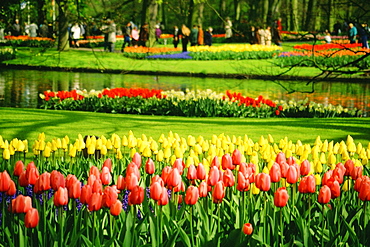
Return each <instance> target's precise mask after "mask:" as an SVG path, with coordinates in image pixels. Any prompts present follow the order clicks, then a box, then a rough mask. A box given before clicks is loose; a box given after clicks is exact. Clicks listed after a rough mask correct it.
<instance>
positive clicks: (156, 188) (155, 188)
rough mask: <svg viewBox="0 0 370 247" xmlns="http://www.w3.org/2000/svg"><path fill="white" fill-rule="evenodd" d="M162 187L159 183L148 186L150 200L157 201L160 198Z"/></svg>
mask: <svg viewBox="0 0 370 247" xmlns="http://www.w3.org/2000/svg"><path fill="white" fill-rule="evenodd" d="M162 187H163V186H161V184H160V183H159V182H154V183H152V185H150V198H152V199H153V200H154V201H158V200H159V199H160V198H161V194H162Z"/></svg>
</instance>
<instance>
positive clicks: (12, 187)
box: [6, 180, 17, 196]
mask: <svg viewBox="0 0 370 247" xmlns="http://www.w3.org/2000/svg"><path fill="white" fill-rule="evenodd" d="M15 193H17V188H16V187H15V183H14V181H13V180H10V186H9V189H8V190H7V192H6V194H7V195H8V196H14V195H15Z"/></svg>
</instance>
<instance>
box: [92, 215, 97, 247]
mask: <svg viewBox="0 0 370 247" xmlns="http://www.w3.org/2000/svg"><path fill="white" fill-rule="evenodd" d="M95 214H96V211H93V213H92V245H93V246H95Z"/></svg>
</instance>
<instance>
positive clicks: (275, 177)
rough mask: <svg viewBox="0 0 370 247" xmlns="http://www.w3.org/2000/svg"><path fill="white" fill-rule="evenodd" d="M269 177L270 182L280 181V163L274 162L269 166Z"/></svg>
mask: <svg viewBox="0 0 370 247" xmlns="http://www.w3.org/2000/svg"><path fill="white" fill-rule="evenodd" d="M270 178H271V182H272V183H277V182H280V180H281V170H280V165H279V164H278V163H276V162H275V163H274V164H273V165H272V166H271V169H270Z"/></svg>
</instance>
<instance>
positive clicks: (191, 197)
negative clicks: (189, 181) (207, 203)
mask: <svg viewBox="0 0 370 247" xmlns="http://www.w3.org/2000/svg"><path fill="white" fill-rule="evenodd" d="M198 198H199V191H198V188H197V187H195V186H193V185H190V186H189V187H188V189H187V190H186V194H185V203H186V204H187V205H194V204H195V203H197V201H198Z"/></svg>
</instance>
